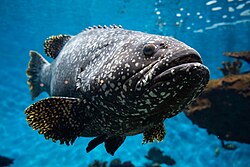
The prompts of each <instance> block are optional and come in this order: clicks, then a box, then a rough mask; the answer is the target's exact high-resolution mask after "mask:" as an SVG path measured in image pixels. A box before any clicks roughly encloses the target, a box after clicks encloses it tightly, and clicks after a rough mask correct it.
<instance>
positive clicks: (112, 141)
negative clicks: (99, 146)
mask: <svg viewBox="0 0 250 167" xmlns="http://www.w3.org/2000/svg"><path fill="white" fill-rule="evenodd" d="M125 139H126V136H112V137H109V138H108V139H107V140H106V141H105V148H106V151H107V152H108V153H109V154H111V155H112V156H113V155H114V154H115V152H116V150H117V149H118V148H119V147H120V146H121V145H122V143H123V142H124V141H125Z"/></svg>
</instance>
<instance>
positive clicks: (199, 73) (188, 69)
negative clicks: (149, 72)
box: [154, 62, 209, 82]
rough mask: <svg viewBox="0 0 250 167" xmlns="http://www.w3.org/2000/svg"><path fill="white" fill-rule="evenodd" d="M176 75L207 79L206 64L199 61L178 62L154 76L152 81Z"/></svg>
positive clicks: (159, 80)
mask: <svg viewBox="0 0 250 167" xmlns="http://www.w3.org/2000/svg"><path fill="white" fill-rule="evenodd" d="M177 75H184V76H189V77H190V78H197V79H199V80H200V79H202V78H203V80H204V82H207V81H208V80H209V70H208V68H207V67H206V66H204V65H203V64H201V63H199V62H192V63H185V64H180V65H177V66H174V67H171V68H169V69H167V70H165V71H163V72H161V73H160V74H158V75H157V76H155V77H154V82H162V81H164V80H169V79H170V78H173V77H174V76H177Z"/></svg>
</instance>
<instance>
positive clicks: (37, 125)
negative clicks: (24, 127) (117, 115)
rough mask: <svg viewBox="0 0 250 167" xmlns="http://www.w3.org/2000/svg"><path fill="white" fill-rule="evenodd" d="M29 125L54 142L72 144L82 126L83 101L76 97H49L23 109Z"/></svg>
mask: <svg viewBox="0 0 250 167" xmlns="http://www.w3.org/2000/svg"><path fill="white" fill-rule="evenodd" d="M25 114H26V115H27V117H26V120H27V121H28V123H29V125H30V126H31V127H32V128H33V129H34V130H38V133H39V134H44V136H45V138H46V139H49V138H52V140H53V141H54V142H56V141H57V140H60V143H61V144H63V143H66V144H67V145H69V143H71V144H73V142H74V141H75V139H76V138H77V137H79V136H80V135H81V133H82V130H83V128H84V123H86V122H85V121H84V120H85V119H84V103H83V102H82V101H81V100H80V99H78V98H69V97H50V98H46V99H43V100H40V101H38V102H36V103H35V104H32V105H31V106H29V107H28V108H27V109H26V110H25Z"/></svg>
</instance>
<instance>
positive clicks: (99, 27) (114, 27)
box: [85, 24, 122, 31]
mask: <svg viewBox="0 0 250 167" xmlns="http://www.w3.org/2000/svg"><path fill="white" fill-rule="evenodd" d="M117 28H122V26H121V25H115V24H113V25H110V26H106V25H103V26H101V25H98V26H96V25H94V26H92V27H88V28H85V30H86V31H87V30H95V29H117Z"/></svg>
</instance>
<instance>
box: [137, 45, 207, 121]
mask: <svg viewBox="0 0 250 167" xmlns="http://www.w3.org/2000/svg"><path fill="white" fill-rule="evenodd" d="M209 77H210V74H209V70H208V68H207V67H206V66H204V65H203V64H202V60H201V57H200V55H199V54H198V53H197V52H196V51H195V50H193V49H189V50H185V51H181V52H178V53H175V54H172V55H171V54H170V56H164V57H163V58H162V59H161V60H160V61H159V62H157V63H155V64H154V66H153V67H151V69H150V70H148V72H147V73H146V74H145V75H144V76H143V78H142V79H140V81H139V82H138V83H139V84H140V86H141V92H140V95H139V99H146V100H147V101H150V103H151V104H157V106H155V107H154V106H150V105H148V106H147V108H148V110H149V111H151V115H157V114H160V115H161V114H166V115H165V116H164V117H172V116H174V115H176V114H178V112H179V111H181V109H183V107H185V106H186V105H187V104H189V103H190V102H191V101H192V100H193V99H195V98H196V97H197V96H198V95H199V94H200V93H201V92H202V90H203V89H204V87H205V86H206V84H207V83H208V81H209ZM139 84H137V86H138V85H139ZM166 111H167V113H166Z"/></svg>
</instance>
